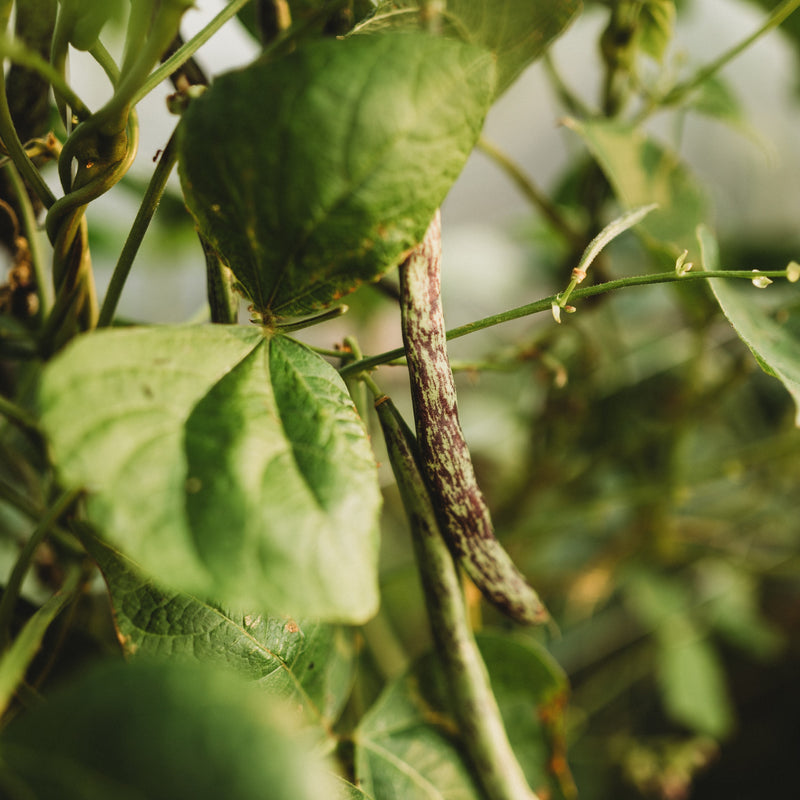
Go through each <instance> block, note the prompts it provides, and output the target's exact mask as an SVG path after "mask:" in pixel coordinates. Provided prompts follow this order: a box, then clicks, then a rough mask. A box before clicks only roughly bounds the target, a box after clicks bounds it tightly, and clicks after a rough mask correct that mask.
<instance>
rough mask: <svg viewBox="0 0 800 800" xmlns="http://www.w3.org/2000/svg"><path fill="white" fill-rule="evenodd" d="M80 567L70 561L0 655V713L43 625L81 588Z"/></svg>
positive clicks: (22, 675)
mask: <svg viewBox="0 0 800 800" xmlns="http://www.w3.org/2000/svg"><path fill="white" fill-rule="evenodd" d="M82 578H83V570H82V569H81V568H80V567H79V566H78V565H76V564H73V565H71V567H70V568H69V570H68V572H67V576H66V579H65V580H64V583H63V585H62V586H61V588H60V589H59V590H58V591H57V592H56V593H55V594H54V595H53V596H52V597H51V598H50V599H49V600H48V601H47V602H46V603H45V604H44V605H43V606H41V608H39V609H38V611H36V612H35V613H34V614H33V616H32V617H30V619H28V621H27V622H26V623H25V625H24V626H23V628H22V630H21V631H20V632H19V634H18V635H17V637H16V639H15V640H14V642H13V644H12V645H11V646H10V647H9V648H8V650H7V651H6V652H5V653H4V654H3V657H2V658H0V714H2V713H3V712H4V711H5V710H6V708H7V707H8V704H9V702H10V701H11V698H12V697H13V695H14V693H15V692H16V691H17V690H18V689H19V686H20V684H21V683H22V682H23V681H24V679H25V673H26V672H27V671H28V667H29V666H30V664H31V662H32V661H33V658H34V656H35V655H36V653H37V652H38V650H39V648H40V646H41V644H42V640H43V639H44V635H45V633H46V632H47V629H48V628H49V627H50V625H51V623H52V622H53V620H55V618H56V617H57V616H58V615H59V614H60V613H61V611H62V610H63V609H64V607H65V606H66V605H67V604H68V603H70V602H71V601H73V600H74V599H75V598H76V597H77V596H78V592H79V591H80V590H81V588H82V584H83V581H82Z"/></svg>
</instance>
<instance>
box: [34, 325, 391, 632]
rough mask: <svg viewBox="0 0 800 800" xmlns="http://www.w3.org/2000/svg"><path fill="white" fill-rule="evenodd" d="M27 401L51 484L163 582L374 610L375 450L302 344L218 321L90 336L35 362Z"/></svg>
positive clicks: (313, 611)
mask: <svg viewBox="0 0 800 800" xmlns="http://www.w3.org/2000/svg"><path fill="white" fill-rule="evenodd" d="M40 408H41V416H42V425H43V427H44V429H45V431H46V433H47V435H48V438H49V440H50V443H51V446H52V450H53V454H54V457H55V459H54V460H55V463H56V465H57V467H58V470H59V475H60V478H61V481H62V482H63V483H64V484H66V485H68V486H75V487H85V488H86V489H87V491H88V493H89V496H88V499H87V513H88V517H89V520H90V521H91V522H92V523H93V524H94V526H95V527H96V528H97V529H98V531H99V532H100V534H101V535H102V536H103V537H104V538H106V539H107V540H108V541H110V542H113V543H114V544H115V545H116V546H117V547H118V548H119V549H120V550H121V551H122V552H123V553H125V554H126V555H128V556H129V557H130V558H132V559H133V560H134V561H135V562H136V563H137V564H138V565H140V566H141V568H142V569H143V570H144V572H145V573H146V574H147V575H148V576H152V577H153V578H155V579H156V580H157V581H158V582H159V583H161V584H162V585H164V586H166V587H169V588H172V589H175V590H179V591H187V592H190V593H193V594H196V595H198V596H201V597H212V598H214V599H215V600H216V601H219V602H220V603H223V604H224V605H225V606H226V607H234V608H244V609H252V610H253V611H258V612H270V613H273V614H274V613H280V614H283V613H286V614H290V615H292V616H294V617H302V616H315V617H319V618H322V619H326V620H332V621H346V622H361V621H364V620H366V619H367V618H368V617H369V616H371V615H372V613H374V610H375V607H376V605H377V600H378V595H377V585H376V583H377V581H376V558H377V514H378V509H379V506H380V491H379V487H378V483H377V472H376V468H375V462H374V458H373V456H372V452H371V450H370V448H369V443H368V440H367V436H366V433H365V431H364V427H363V425H362V423H361V421H360V419H359V418H358V416H357V413H356V411H355V407H354V406H353V404H352V401H351V400H350V398H349V396H348V395H347V392H346V390H345V387H344V384H343V383H342V382H341V380H340V378H339V376H338V374H337V373H336V371H335V370H334V369H333V368H332V367H331V366H330V365H329V364H328V363H327V362H325V361H324V360H323V359H322V358H320V357H319V356H317V355H316V354H314V353H312V352H311V351H310V350H308V349H307V348H305V347H304V346H302V345H300V344H298V343H297V342H294V341H292V340H290V339H286V338H285V337H282V336H271V337H265V336H264V335H263V334H262V333H261V331H258V330H251V329H242V328H237V327H225V326H213V327H197V328H142V329H135V328H134V329H125V330H116V331H102V332H98V333H92V334H89V335H86V336H83V337H81V338H79V339H78V340H77V341H75V342H74V343H73V344H72V345H70V346H69V347H68V348H67V349H66V350H65V351H64V352H63V353H62V354H61V355H59V356H58V357H57V358H55V359H54V360H53V361H52V362H51V363H50V364H49V365H48V367H47V368H46V370H45V372H44V376H43V380H42V385H41V390H40ZM87 410H88V412H89V413H87Z"/></svg>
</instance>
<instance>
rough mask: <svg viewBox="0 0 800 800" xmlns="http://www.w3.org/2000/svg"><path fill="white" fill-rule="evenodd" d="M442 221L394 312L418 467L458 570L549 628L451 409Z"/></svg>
mask: <svg viewBox="0 0 800 800" xmlns="http://www.w3.org/2000/svg"><path fill="white" fill-rule="evenodd" d="M441 250H442V238H441V218H440V215H439V212H438V211H437V212H436V215H435V217H434V218H433V221H432V222H431V224H430V227H429V228H428V231H427V233H426V234H425V238H424V239H423V241H422V242H421V243H420V245H419V246H418V247H416V248H415V249H414V251H413V252H412V253H411V255H409V257H408V258H407V259H406V260H405V261H404V262H403V264H402V265H401V267H400V295H401V297H400V308H401V314H402V329H403V343H404V345H405V349H406V357H407V361H408V372H409V376H410V378H411V394H412V399H413V403H414V420H415V425H416V429H417V440H418V443H419V450H420V455H421V459H422V467H423V471H424V474H425V479H426V481H427V484H428V488H429V490H430V493H431V496H432V498H433V501H434V504H435V506H436V513H437V516H438V517H439V524H440V527H441V529H442V532H443V534H444V535H445V537H446V539H447V542H448V544H449V546H450V548H451V550H452V551H453V552H454V553H455V555H456V556H457V558H458V560H459V562H460V563H461V565H462V566H463V568H464V570H465V571H466V572H467V574H468V575H469V576H470V578H471V579H472V580H473V582H474V583H475V585H476V586H477V587H478V588H479V589H480V590H481V592H482V593H483V594H484V596H485V597H486V598H487V599H488V600H489V601H491V602H492V603H493V604H494V605H495V606H497V607H498V608H499V609H501V610H502V611H504V612H505V613H506V614H508V615H509V616H510V617H512V618H513V619H515V620H517V621H518V622H522V623H524V624H527V625H535V624H539V623H542V622H545V621H547V619H548V614H547V610H546V609H545V607H544V606H543V605H542V602H541V601H540V600H539V597H538V595H537V594H536V592H535V591H534V590H533V588H531V586H530V584H528V582H527V581H526V580H525V578H524V576H523V575H522V574H521V573H520V571H519V570H518V569H517V568H516V566H515V565H514V563H513V561H512V560H511V557H510V556H509V555H508V553H507V552H506V551H505V550H504V549H503V547H502V545H501V544H500V542H499V541H498V540H497V538H496V536H495V533H494V527H493V525H492V520H491V516H490V514H489V509H488V507H487V505H486V501H485V500H484V497H483V494H482V492H481V490H480V488H479V487H478V483H477V481H476V478H475V470H474V468H473V466H472V459H471V458H470V454H469V449H468V448H467V443H466V441H465V440H464V434H463V433H462V430H461V424H460V422H459V419H458V407H457V405H456V390H455V383H454V381H453V373H452V370H451V369H450V362H449V360H448V357H447V342H446V335H445V327H444V316H443V313H442V304H441V298H440V274H439V273H440V266H441Z"/></svg>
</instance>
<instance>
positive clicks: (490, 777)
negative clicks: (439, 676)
mask: <svg viewBox="0 0 800 800" xmlns="http://www.w3.org/2000/svg"><path fill="white" fill-rule="evenodd" d="M369 385H370V388H372V390H373V392H375V390H377V386H375V384H374V382H372V381H369ZM375 410H376V412H377V414H378V419H379V420H380V422H381V428H382V429H383V433H384V438H385V439H386V447H387V450H388V453H389V460H390V461H391V464H392V470H393V471H394V474H395V478H396V480H397V485H398V489H399V490H400V496H401V498H402V500H403V506H404V507H405V510H406V515H407V516H408V520H409V523H410V525H411V534H412V539H413V544H414V552H415V554H416V558H417V567H418V569H419V574H420V578H421V580H422V587H423V591H424V593H425V605H426V608H427V612H428V619H429V621H430V626H431V633H432V634H433V640H434V642H435V644H436V650H437V654H438V657H439V661H440V663H441V665H442V668H443V670H444V673H445V675H446V678H447V687H448V691H449V694H450V704H451V709H452V712H453V714H454V715H455V717H456V719H457V721H458V727H459V733H460V734H461V740H462V742H463V745H464V748H465V749H466V751H467V753H468V755H469V757H470V761H471V763H472V766H473V768H474V770H475V774H476V775H477V776H478V778H479V780H480V782H481V784H482V785H483V788H484V791H485V793H486V797H487V798H489V800H537V795H536V794H534V792H533V791H532V790H531V789H530V787H529V786H528V783H527V781H526V779H525V775H524V773H523V771H522V768H521V767H520V765H519V762H518V761H517V758H516V756H515V755H514V751H513V750H512V749H511V744H510V743H509V741H508V736H507V734H506V730H505V727H504V725H503V719H502V717H501V715H500V709H499V708H498V706H497V700H496V699H495V696H494V693H493V692H492V687H491V684H490V682H489V674H488V672H487V670H486V665H485V664H484V662H483V659H482V658H481V654H480V651H479V650H478V646H477V644H476V643H475V638H474V636H473V635H472V629H471V628H470V624H469V618H468V616H467V609H466V605H465V603H464V595H463V592H462V588H461V581H460V579H459V575H458V571H457V569H456V566H455V563H454V562H453V557H452V555H451V554H450V550H449V549H448V547H447V545H446V544H445V542H444V539H443V538H442V536H441V534H440V532H439V527H438V523H437V520H436V512H435V510H434V507H433V501H432V500H431V496H430V494H429V493H428V489H427V486H426V484H425V480H424V478H423V476H422V472H421V470H420V467H419V463H420V462H419V455H418V453H417V452H416V447H415V442H414V436H413V434H412V433H411V431H410V430H409V429H408V426H407V425H406V424H405V421H404V420H403V418H402V417H401V416H400V414H399V412H398V411H397V409H396V408H395V406H394V404H393V403H392V401H391V400H390V399H389V398H388V397H387V396H386V395H379V396H378V397H377V398H376V400H375Z"/></svg>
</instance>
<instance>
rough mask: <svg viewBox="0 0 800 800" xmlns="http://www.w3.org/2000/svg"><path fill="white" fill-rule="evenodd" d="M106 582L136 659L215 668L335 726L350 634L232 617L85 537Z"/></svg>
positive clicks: (345, 688) (121, 632) (282, 620)
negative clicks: (149, 575)
mask: <svg viewBox="0 0 800 800" xmlns="http://www.w3.org/2000/svg"><path fill="white" fill-rule="evenodd" d="M84 541H85V542H86V544H87V547H88V550H89V553H90V554H91V556H92V558H94V560H95V561H97V563H98V565H99V566H100V569H101V570H102V572H103V575H104V577H105V579H106V582H107V583H108V587H109V594H110V598H111V606H112V609H113V612H114V623H115V625H116V628H117V636H118V638H119V640H120V643H121V644H122V646H123V648H124V650H125V652H126V653H127V654H128V655H129V656H131V657H135V656H148V657H152V656H167V657H169V658H171V659H181V658H182V659H188V660H192V661H202V662H206V663H211V664H218V665H219V666H221V667H227V668H229V669H234V670H236V671H237V672H239V673H240V674H241V675H243V676H244V677H245V678H248V679H250V680H253V681H256V682H257V683H258V685H259V686H260V687H261V688H263V689H264V690H266V691H268V692H270V693H271V694H274V695H278V696H280V697H285V698H286V699H287V700H288V701H289V702H290V703H291V704H292V706H293V707H294V708H302V709H303V712H304V713H305V716H306V717H307V718H308V719H309V720H311V721H314V722H317V723H319V724H321V725H323V726H326V727H329V726H331V725H332V724H333V723H334V722H335V721H336V719H338V717H339V714H340V712H341V710H342V707H343V706H344V703H345V702H346V700H347V697H348V694H349V692H350V688H351V685H352V679H353V670H354V665H355V662H354V648H353V632H352V630H351V629H349V628H341V627H336V626H332V625H326V624H324V623H321V622H318V621H316V620H311V619H308V620H306V619H300V620H297V621H295V620H293V619H290V618H287V617H265V616H262V615H251V614H234V613H232V612H229V611H225V610H224V609H221V608H219V607H218V606H215V605H213V604H212V603H209V602H207V601H204V600H201V599H199V598H197V597H193V596H192V595H189V594H183V593H180V592H175V591H170V590H165V589H163V588H161V587H160V586H158V585H157V584H156V583H154V582H153V581H152V580H151V579H149V578H147V577H145V576H144V575H143V574H142V572H141V571H140V570H139V569H137V568H136V565H135V564H134V563H133V561H131V559H129V558H127V557H126V556H124V555H123V554H122V553H120V552H119V551H118V550H115V549H114V548H113V547H111V546H110V545H108V544H106V543H105V542H102V541H100V540H99V539H96V538H90V537H84Z"/></svg>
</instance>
